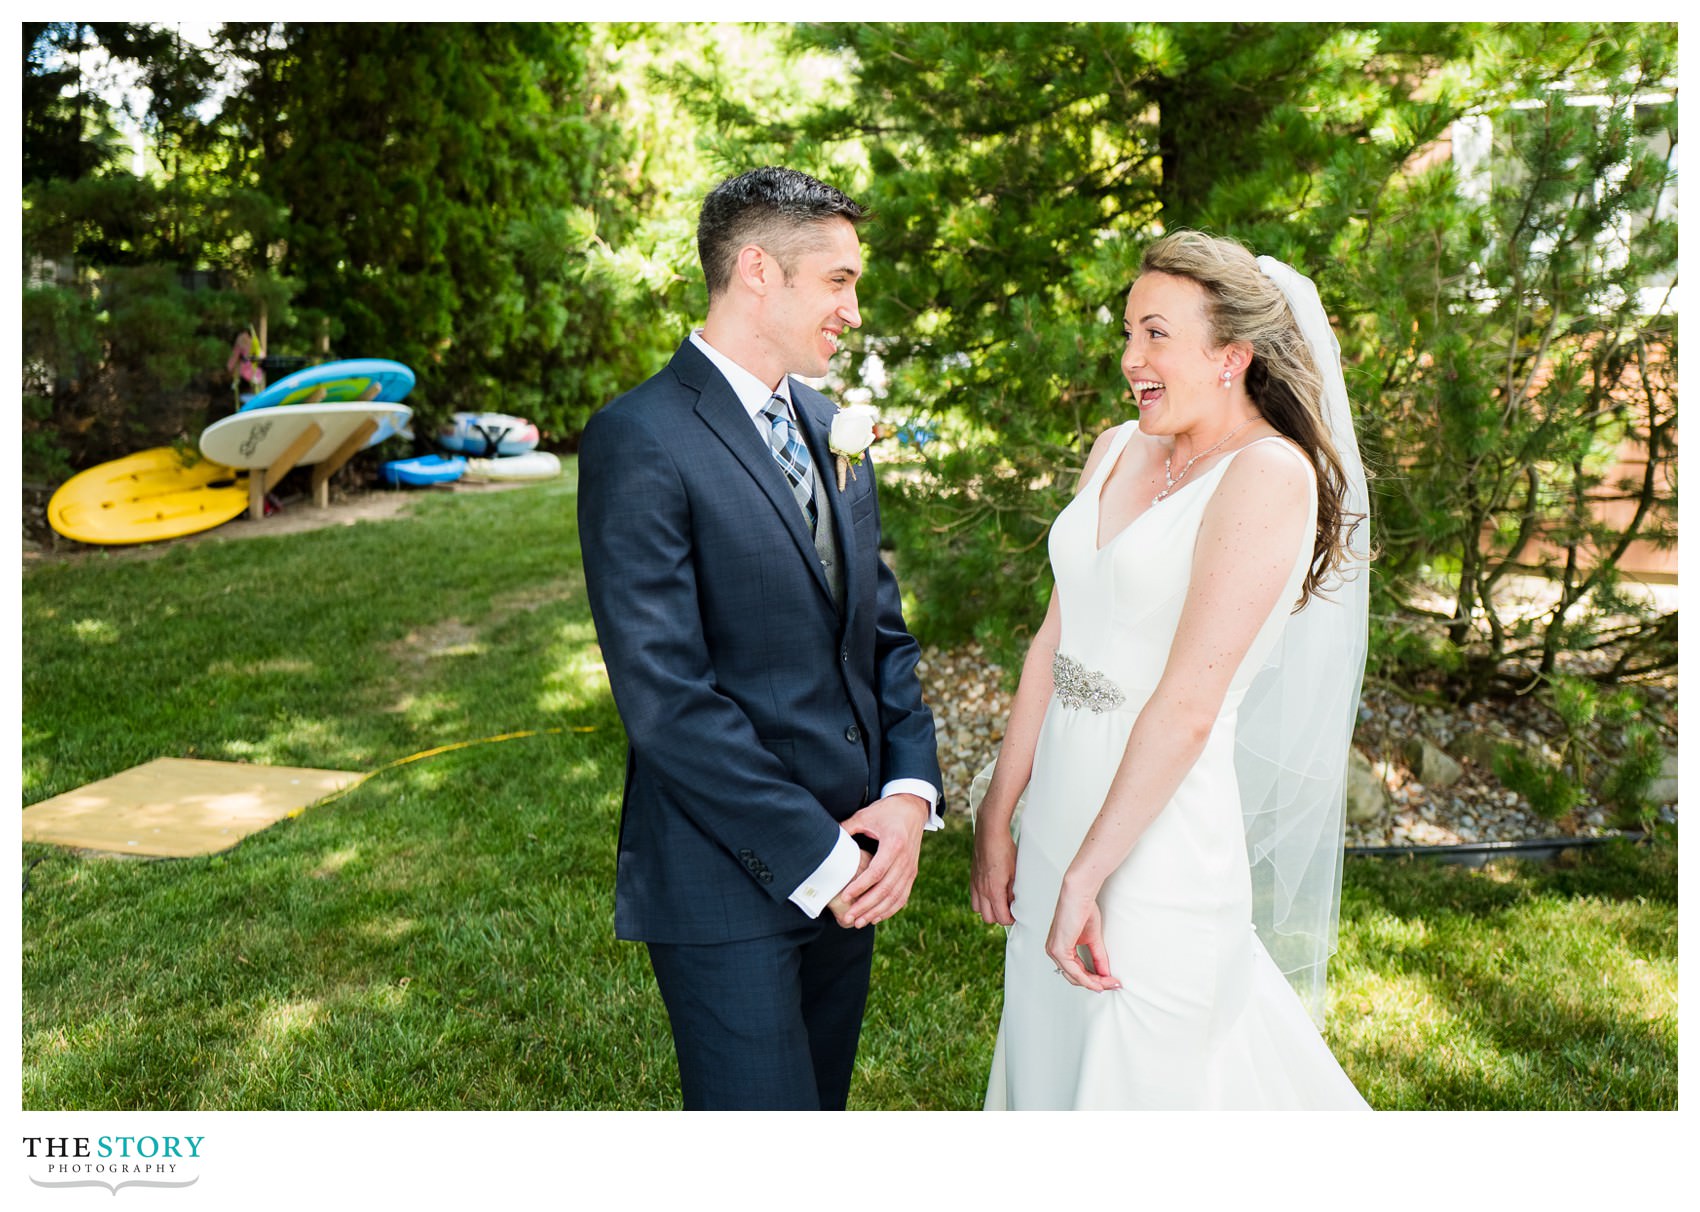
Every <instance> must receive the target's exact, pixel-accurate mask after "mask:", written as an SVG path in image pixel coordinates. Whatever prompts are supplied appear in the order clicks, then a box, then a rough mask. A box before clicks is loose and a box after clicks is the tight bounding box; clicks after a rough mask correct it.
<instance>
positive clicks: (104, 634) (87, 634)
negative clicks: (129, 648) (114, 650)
mask: <svg viewBox="0 0 1700 1212" xmlns="http://www.w3.org/2000/svg"><path fill="white" fill-rule="evenodd" d="M71 634H72V635H74V636H76V637H77V638H78V639H79V640H81V641H83V643H85V644H116V643H117V642H118V639H119V635H118V628H117V627H116V626H114V625H113V623H112V621H111V620H110V619H78V620H77V621H76V622H74V623H72V624H71Z"/></svg>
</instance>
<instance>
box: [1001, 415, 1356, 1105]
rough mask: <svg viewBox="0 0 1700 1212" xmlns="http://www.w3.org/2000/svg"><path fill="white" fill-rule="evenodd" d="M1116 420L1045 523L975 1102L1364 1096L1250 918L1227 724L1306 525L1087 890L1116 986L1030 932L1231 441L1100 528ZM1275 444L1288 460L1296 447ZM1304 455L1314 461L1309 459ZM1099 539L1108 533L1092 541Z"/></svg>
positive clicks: (1092, 801)
mask: <svg viewBox="0 0 1700 1212" xmlns="http://www.w3.org/2000/svg"><path fill="white" fill-rule="evenodd" d="M1139 438H1140V435H1139V434H1138V432H1137V428H1136V423H1134V422H1128V423H1127V424H1126V425H1124V426H1122V427H1121V429H1120V431H1119V432H1118V433H1117V434H1116V436H1115V437H1114V438H1113V439H1112V444H1111V447H1110V449H1109V450H1108V451H1106V453H1105V457H1104V459H1103V460H1102V461H1101V463H1100V464H1099V466H1098V467H1097V468H1096V469H1095V471H1094V473H1093V475H1092V476H1091V477H1090V478H1089V480H1088V481H1087V483H1086V484H1085V485H1084V486H1083V487H1082V489H1081V491H1080V492H1079V493H1078V494H1077V495H1076V496H1075V498H1074V499H1073V500H1072V501H1071V502H1070V503H1069V505H1068V506H1067V507H1066V508H1065V509H1064V510H1063V511H1062V513H1061V514H1059V515H1058V517H1057V519H1056V522H1055V524H1054V525H1053V526H1052V529H1051V535H1050V557H1051V566H1052V570H1053V572H1054V573H1055V576H1056V585H1057V594H1058V603H1059V606H1060V609H1061V614H1062V630H1061V636H1060V640H1059V643H1058V649H1057V663H1056V674H1057V676H1056V686H1055V689H1054V691H1053V694H1052V698H1051V702H1050V705H1049V707H1048V708H1047V710H1046V714H1045V719H1044V723H1043V725H1042V727H1041V729H1040V735H1039V740H1038V744H1037V748H1036V751H1035V754H1034V764H1033V775H1032V778H1031V780H1030V781H1029V784H1028V789H1027V797H1026V807H1025V809H1024V810H1023V814H1022V817H1021V825H1020V837H1019V845H1018V851H1017V858H1016V874H1015V896H1014V904H1013V913H1014V917H1015V925H1014V926H1012V927H1011V928H1010V930H1009V937H1008V944H1007V951H1006V958H1005V985H1004V1012H1003V1021H1002V1023H1001V1024H1000V1026H999V1031H998V1042H997V1046H996V1051H995V1054H994V1060H993V1069H992V1075H991V1081H990V1085H989V1088H988V1091H987V1097H986V1105H987V1107H988V1109H1001V1108H1017V1109H1026V1108H1049V1109H1065V1108H1145V1109H1173V1108H1183V1107H1253V1108H1255V1107H1271V1108H1300V1107H1321V1108H1336V1109H1338V1108H1353V1107H1355V1108H1362V1107H1364V1106H1365V1104H1364V1102H1363V1099H1362V1098H1361V1096H1359V1095H1358V1093H1357V1091H1356V1089H1354V1088H1353V1086H1352V1083H1351V1081H1350V1080H1349V1079H1348V1078H1347V1077H1346V1075H1345V1074H1344V1072H1342V1071H1341V1069H1340V1067H1339V1065H1338V1064H1337V1063H1336V1062H1335V1060H1334V1058H1333V1056H1332V1055H1330V1053H1329V1051H1328V1048H1327V1046H1326V1045H1325V1044H1324V1043H1323V1041H1322V1038H1321V1036H1320V1035H1319V1034H1318V1033H1317V1030H1316V1027H1315V1026H1314V1024H1313V1023H1312V1022H1311V1020H1310V1017H1309V1015H1308V1014H1307V1013H1306V1011H1305V1008H1304V1005H1303V1003H1302V1002H1301V1001H1300V999H1299V997H1298V995H1297V994H1296V993H1295V992H1294V991H1293V989H1292V987H1291V986H1290V985H1289V984H1288V983H1287V981H1286V978H1285V977H1283V976H1282V975H1281V972H1280V970H1279V969H1278V968H1277V967H1276V966H1275V964H1274V961H1273V960H1271V959H1270V957H1269V955H1268V952H1267V951H1266V950H1265V949H1264V947H1263V944H1262V943H1261V942H1260V941H1259V939H1258V936H1257V933H1256V931H1255V929H1254V927H1253V925H1252V913H1251V909H1252V906H1251V895H1252V890H1251V879H1250V867H1249V862H1248V859H1247V855H1246V845H1245V831H1244V824H1243V822H1242V819H1241V812H1240V797H1239V788H1238V783H1237V779H1236V775H1235V769H1234V721H1235V713H1236V711H1237V709H1238V707H1239V704H1240V702H1241V701H1242V700H1243V699H1244V697H1245V693H1246V690H1247V688H1248V687H1249V686H1250V684H1251V682H1252V679H1253V678H1254V677H1255V676H1256V674H1257V673H1258V672H1259V670H1260V669H1261V668H1262V666H1263V663H1264V661H1265V660H1266V659H1267V657H1268V655H1269V653H1270V650H1271V649H1272V647H1273V646H1274V644H1275V641H1276V640H1277V639H1278V638H1279V636H1280V633H1281V629H1282V627H1283V626H1284V625H1285V622H1286V619H1287V617H1288V614H1289V611H1290V610H1291V607H1292V604H1293V603H1294V602H1295V601H1297V599H1298V596H1299V592H1300V589H1301V587H1302V585H1303V580H1304V574H1305V570H1306V568H1307V567H1308V564H1309V556H1310V550H1311V542H1310V538H1309V536H1311V535H1313V534H1314V533H1315V528H1316V527H1315V523H1316V493H1315V488H1314V483H1315V481H1314V477H1313V478H1312V481H1311V482H1312V491H1311V494H1310V520H1309V523H1308V524H1307V525H1306V526H1305V528H1304V532H1303V533H1304V535H1305V536H1306V537H1305V540H1304V542H1303V543H1302V545H1301V546H1300V547H1299V548H1296V549H1295V550H1294V552H1293V553H1292V566H1291V572H1290V574H1289V576H1288V579H1287V582H1286V586H1285V590H1284V592H1283V593H1282V594H1281V596H1280V597H1279V599H1277V605H1276V607H1275V608H1274V609H1272V610H1271V611H1270V613H1269V615H1268V617H1267V618H1265V619H1264V621H1263V623H1262V624H1261V626H1260V629H1259V631H1258V634H1257V637H1256V639H1255V640H1254V641H1253V643H1252V646H1251V648H1250V649H1249V650H1248V652H1247V653H1246V655H1245V657H1244V659H1243V660H1242V661H1241V664H1240V667H1239V669H1238V670H1237V671H1236V673H1235V674H1234V677H1233V679H1232V681H1231V683H1230V686H1229V689H1228V692H1227V695H1226V697H1225V699H1224V701H1223V704H1222V707H1221V709H1220V711H1219V713H1218V716H1217V719H1216V722H1215V724H1214V726H1213V727H1212V730H1211V733H1210V736H1209V738H1208V740H1207V741H1206V742H1205V746H1204V750H1203V752H1202V753H1201V754H1200V756H1199V758H1198V760H1197V761H1196V762H1195V763H1194V764H1193V766H1192V768H1191V769H1190V770H1189V771H1188V772H1187V774H1186V776H1185V778H1184V779H1183V780H1182V782H1181V785H1180V787H1179V788H1178V789H1177V790H1176V792H1175V794H1174V796H1173V797H1172V798H1171V799H1170V801H1169V803H1168V804H1167V805H1166V806H1165V807H1164V809H1163V810H1162V811H1161V812H1160V813H1159V814H1158V816H1157V818H1156V819H1155V820H1154V821H1153V822H1152V823H1151V825H1150V826H1149V827H1148V828H1147V829H1146V830H1145V832H1144V834H1143V835H1142V836H1141V837H1140V840H1139V841H1138V843H1137V844H1136V845H1135V846H1134V848H1133V851H1132V852H1131V853H1130V854H1129V856H1128V858H1127V859H1126V860H1125V861H1124V862H1123V864H1122V866H1121V867H1120V868H1119V869H1118V870H1117V871H1116V872H1115V873H1114V874H1113V875H1112V876H1111V877H1110V878H1109V879H1108V880H1107V881H1106V882H1105V884H1104V886H1103V889H1102V890H1101V892H1100V894H1099V897H1098V905H1099V909H1100V911H1101V912H1102V915H1103V919H1104V934H1105V945H1106V948H1107V950H1108V953H1109V956H1110V960H1111V965H1112V971H1114V972H1115V973H1116V974H1117V976H1118V977H1119V978H1120V980H1121V981H1122V987H1121V988H1120V989H1117V990H1112V991H1109V992H1106V993H1094V992H1092V991H1090V990H1086V989H1082V988H1079V987H1078V986H1075V985H1073V984H1070V983H1069V982H1068V981H1066V980H1064V979H1063V978H1062V977H1061V976H1060V975H1058V974H1057V973H1056V972H1055V970H1054V968H1055V966H1054V965H1053V964H1052V962H1051V960H1050V958H1049V957H1048V956H1047V955H1046V954H1045V950H1044V945H1045V939H1046V936H1047V935H1048V933H1049V930H1050V919H1051V914H1052V912H1053V910H1054V909H1055V907H1056V901H1057V894H1058V891H1059V889H1060V887H1061V881H1062V875H1063V872H1064V871H1066V869H1067V868H1068V865H1069V863H1070V862H1071V861H1072V859H1073V858H1074V855H1075V853H1076V852H1077V851H1078V849H1079V847H1080V843H1081V841H1082V839H1083V838H1084V837H1085V834H1086V831H1087V829H1088V828H1089V827H1090V825H1091V824H1092V821H1093V819H1094V818H1095V817H1096V816H1097V814H1098V811H1099V809H1100V808H1101V807H1102V806H1103V803H1104V797H1105V795H1106V793H1107V792H1108V790H1109V785H1110V781H1111V779H1112V777H1113V776H1114V775H1115V773H1116V770H1117V768H1118V766H1119V765H1120V763H1121V760H1122V755H1123V752H1124V750H1125V748H1126V746H1127V740H1128V735H1129V733H1130V732H1131V730H1132V728H1133V724H1134V721H1135V720H1136V719H1137V718H1138V716H1139V713H1140V711H1141V710H1142V709H1143V708H1144V707H1145V705H1146V703H1147V702H1148V701H1149V699H1150V697H1151V694H1152V691H1153V690H1155V688H1156V686H1157V684H1158V681H1159V680H1160V679H1161V677H1162V675H1163V671H1164V668H1165V666H1166V665H1167V664H1168V661H1169V656H1170V651H1171V648H1172V646H1173V643H1174V638H1175V634H1176V631H1177V629H1178V628H1179V626H1180V622H1181V616H1182V612H1183V610H1184V608H1185V604H1186V598H1187V591H1188V588H1189V586H1190V584H1191V579H1192V566H1193V556H1194V550H1195V548H1196V546H1197V541H1198V535H1199V530H1200V527H1201V525H1202V522H1203V519H1204V516H1205V514H1206V512H1207V511H1208V509H1209V506H1210V502H1211V500H1212V498H1213V496H1214V494H1215V492H1216V489H1217V487H1218V485H1219V484H1220V483H1221V480H1222V477H1223V475H1224V474H1225V472H1226V470H1227V468H1228V467H1230V466H1231V465H1232V463H1233V461H1234V459H1235V457H1236V456H1237V455H1238V454H1239V453H1240V451H1243V450H1245V449H1249V447H1250V446H1251V445H1255V444H1257V443H1248V444H1247V446H1244V447H1241V448H1239V450H1236V451H1230V452H1228V453H1227V454H1225V455H1223V456H1222V457H1221V458H1219V459H1217V460H1216V461H1215V463H1214V464H1213V465H1212V466H1210V467H1209V468H1207V469H1206V470H1204V471H1203V472H1201V473H1199V474H1198V475H1197V476H1196V477H1195V478H1191V482H1190V483H1185V484H1183V485H1182V486H1181V487H1179V488H1178V489H1176V490H1175V491H1174V492H1173V493H1171V494H1170V495H1169V496H1167V497H1164V498H1163V499H1162V500H1160V501H1158V502H1156V503H1155V504H1153V505H1150V506H1148V507H1146V508H1145V509H1143V510H1141V511H1140V512H1139V513H1138V514H1136V515H1135V516H1134V517H1133V519H1132V520H1131V521H1129V522H1128V523H1127V524H1126V525H1125V526H1124V527H1123V528H1122V529H1121V530H1119V531H1117V532H1114V533H1103V532H1102V530H1101V521H1102V493H1103V490H1104V486H1105V483H1106V482H1107V481H1108V480H1109V478H1110V476H1111V475H1112V473H1113V471H1114V468H1115V466H1116V464H1117V462H1118V461H1119V460H1120V459H1121V457H1122V455H1123V453H1124V452H1125V451H1126V450H1127V448H1128V446H1129V444H1130V442H1132V441H1135V440H1139ZM1259 441H1260V442H1271V441H1273V442H1279V443H1281V444H1282V445H1283V446H1284V447H1285V448H1286V449H1287V450H1288V451H1290V452H1291V453H1292V454H1293V457H1295V458H1303V457H1304V456H1303V455H1302V454H1300V453H1299V452H1298V450H1297V448H1296V447H1293V446H1291V445H1290V444H1288V443H1286V442H1285V441H1284V439H1280V438H1263V439H1259ZM1306 466H1307V468H1308V466H1309V464H1308V461H1307V463H1306ZM1100 540H1102V546H1100V545H1099V543H1100Z"/></svg>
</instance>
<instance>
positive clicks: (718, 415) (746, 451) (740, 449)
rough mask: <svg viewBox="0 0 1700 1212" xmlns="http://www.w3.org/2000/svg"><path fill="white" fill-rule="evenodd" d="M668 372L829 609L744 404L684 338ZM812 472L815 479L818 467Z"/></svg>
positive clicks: (822, 579)
mask: <svg viewBox="0 0 1700 1212" xmlns="http://www.w3.org/2000/svg"><path fill="white" fill-rule="evenodd" d="M673 369H674V372H675V373H676V374H677V375H678V376H679V379H680V381H681V382H683V383H685V384H686V385H687V386H689V387H694V388H695V389H696V390H697V392H698V396H697V405H696V413H697V416H699V417H701V418H702V421H703V424H705V425H707V426H708V428H709V429H711V430H712V431H713V432H714V435H715V436H716V437H718V438H719V439H720V440H721V442H723V443H725V445H726V448H727V449H728V450H729V451H731V452H732V454H733V455H734V456H735V457H736V458H737V460H738V462H739V463H741V464H743V467H744V470H745V471H747V472H749V474H750V478H751V479H753V480H754V481H755V482H756V486H757V487H758V488H760V489H761V491H762V493H763V495H765V496H766V497H767V499H768V501H769V502H770V503H771V504H772V506H773V508H774V509H775V511H777V512H778V514H779V517H780V521H781V522H782V523H783V524H784V526H785V530H786V533H788V534H789V535H790V536H791V540H792V542H794V543H795V544H796V545H797V551H798V554H800V555H801V556H802V557H803V560H804V562H805V563H806V564H808V566H809V568H810V569H811V570H812V572H813V575H814V578H815V583H816V584H817V585H819V586H820V591H821V593H822V594H823V595H824V596H825V597H826V600H827V605H828V606H831V605H832V593H831V591H830V590H829V589H828V588H827V584H826V574H825V573H824V572H822V571H821V566H820V557H819V556H817V555H816V554H815V540H814V536H813V535H811V534H810V533H809V523H808V519H807V518H805V517H804V516H803V511H802V510H801V509H799V508H798V507H797V498H795V497H794V496H792V495H791V483H790V481H789V480H787V479H786V478H785V473H784V472H783V471H782V470H780V467H779V464H778V462H776V461H775V460H774V457H773V452H772V451H771V450H770V449H768V446H767V444H766V443H765V442H763V441H762V440H761V435H760V434H759V433H758V432H757V430H756V427H755V425H754V424H752V423H751V421H750V414H749V413H747V412H745V411H744V405H743V403H742V402H741V401H740V400H739V399H738V393H737V392H735V391H733V390H732V385H731V384H730V383H728V382H727V381H726V377H725V376H724V375H722V374H721V373H720V371H719V370H717V369H715V366H714V363H712V362H710V361H709V360H708V359H707V358H706V357H704V356H703V355H702V353H701V351H699V350H698V349H697V348H696V346H694V345H692V344H691V343H690V341H689V340H686V342H685V343H684V344H683V345H682V346H680V348H679V352H678V353H676V354H674V355H673ZM809 451H810V454H811V455H812V454H813V453H814V447H813V445H811V446H810V447H809ZM816 472H817V476H818V473H819V468H818V467H817V468H816Z"/></svg>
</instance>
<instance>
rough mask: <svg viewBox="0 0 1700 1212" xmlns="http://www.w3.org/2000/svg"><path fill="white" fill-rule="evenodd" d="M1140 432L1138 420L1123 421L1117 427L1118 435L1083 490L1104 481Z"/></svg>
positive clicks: (1112, 440)
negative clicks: (1134, 436)
mask: <svg viewBox="0 0 1700 1212" xmlns="http://www.w3.org/2000/svg"><path fill="white" fill-rule="evenodd" d="M1138 432H1139V422H1138V421H1123V422H1122V423H1121V425H1120V426H1118V427H1117V429H1116V436H1115V437H1113V438H1111V439H1110V448H1109V449H1108V450H1106V451H1105V452H1104V457H1103V458H1102V459H1101V460H1099V462H1098V468H1097V470H1096V471H1094V472H1093V473H1092V479H1091V480H1090V481H1088V482H1087V483H1086V485H1085V486H1084V487H1083V488H1082V489H1081V491H1082V492H1085V491H1087V490H1088V489H1095V488H1097V487H1098V486H1099V485H1100V484H1102V483H1103V482H1104V480H1105V479H1106V478H1107V477H1108V476H1109V474H1110V469H1111V468H1112V467H1114V466H1115V465H1116V461H1117V460H1118V459H1120V458H1121V457H1122V451H1124V450H1126V449H1127V444H1128V443H1129V442H1131V441H1132V440H1133V435H1134V434H1136V433H1138Z"/></svg>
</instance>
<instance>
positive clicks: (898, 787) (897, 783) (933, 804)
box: [844, 779, 944, 883]
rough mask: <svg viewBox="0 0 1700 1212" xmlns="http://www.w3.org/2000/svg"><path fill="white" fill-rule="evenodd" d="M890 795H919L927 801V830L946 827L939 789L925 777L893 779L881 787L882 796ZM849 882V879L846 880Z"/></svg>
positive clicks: (882, 797)
mask: <svg viewBox="0 0 1700 1212" xmlns="http://www.w3.org/2000/svg"><path fill="white" fill-rule="evenodd" d="M888 795H918V796H920V797H921V798H922V799H924V800H926V801H927V832H929V833H931V832H932V831H933V830H934V829H943V828H944V818H943V817H942V816H940V815H939V789H938V788H937V787H935V786H933V785H932V784H931V783H929V782H927V781H926V780H925V779H892V780H891V782H889V783H887V784H886V785H885V786H884V787H882V788H880V798H881V799H882V800H883V799H884V798H885V797H886V796H888ZM844 882H845V883H849V882H850V881H849V880H845V881H844Z"/></svg>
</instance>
